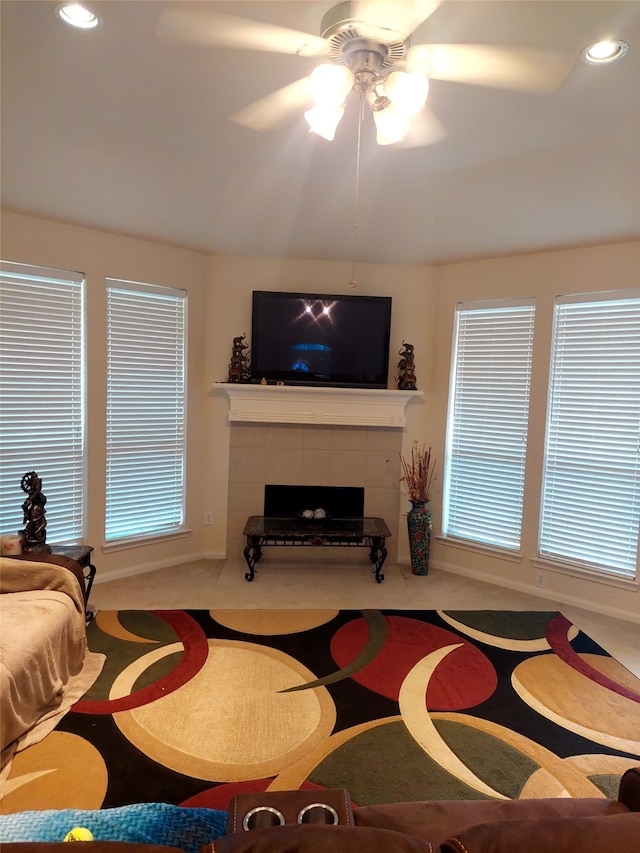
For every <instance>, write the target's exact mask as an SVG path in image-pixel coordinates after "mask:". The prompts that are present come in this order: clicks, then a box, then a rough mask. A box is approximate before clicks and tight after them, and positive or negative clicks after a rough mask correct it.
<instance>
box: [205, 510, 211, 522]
mask: <svg viewBox="0 0 640 853" xmlns="http://www.w3.org/2000/svg"><path fill="white" fill-rule="evenodd" d="M204 523H205V524H207V525H211V524H213V513H212V512H211V511H209V512H205V514H204Z"/></svg>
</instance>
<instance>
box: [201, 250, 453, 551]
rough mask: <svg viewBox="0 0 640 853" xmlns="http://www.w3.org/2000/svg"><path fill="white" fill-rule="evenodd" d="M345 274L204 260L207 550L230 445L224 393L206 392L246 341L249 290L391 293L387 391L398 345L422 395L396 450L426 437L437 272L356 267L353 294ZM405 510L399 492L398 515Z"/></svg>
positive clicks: (283, 264) (221, 513)
mask: <svg viewBox="0 0 640 853" xmlns="http://www.w3.org/2000/svg"><path fill="white" fill-rule="evenodd" d="M351 272H352V270H351V264H348V263H336V262H329V261H296V260H277V259H273V258H247V257H230V256H210V257H209V258H208V260H207V283H208V289H207V307H206V326H207V335H206V354H205V361H206V368H205V375H206V377H207V394H208V400H209V405H208V409H207V418H206V433H207V436H208V437H209V443H208V445H207V447H206V450H205V452H206V460H207V471H208V480H207V484H206V487H205V495H206V501H207V502H208V503H209V504H210V505H211V508H212V510H213V512H214V518H215V519H216V523H215V525H214V527H213V528H207V536H208V538H207V540H206V544H207V547H208V549H209V550H208V552H209V553H211V554H216V553H219V552H220V550H221V549H224V547H225V542H226V518H227V496H228V491H227V486H228V471H229V441H230V439H229V435H230V433H229V429H230V428H229V425H228V423H227V414H228V400H227V398H226V395H225V394H224V392H223V390H220V389H216V390H211V386H212V385H213V383H215V382H220V381H224V380H226V378H227V375H228V365H229V357H230V355H231V341H232V338H233V337H235V336H236V335H242V334H244V333H246V335H247V340H249V339H250V336H251V292H252V291H253V290H296V291H301V292H306V293H314V292H319V293H342V292H346V293H353V294H356V295H357V294H363V295H365V294H366V295H372V296H391V297H392V298H393V303H392V311H391V346H390V358H389V362H390V371H389V375H390V377H391V384H390V387H395V386H394V384H393V376H394V371H395V367H396V366H397V363H398V360H399V357H398V351H399V350H400V349H401V347H402V341H403V340H405V341H409V342H410V343H412V344H414V346H415V349H416V375H417V380H418V388H419V389H420V390H423V391H424V397H421V398H418V399H415V400H412V401H411V403H410V404H409V406H408V409H407V416H408V425H407V428H406V429H405V430H404V431H403V435H402V441H403V446H404V448H405V449H406V448H410V446H411V442H412V441H413V440H414V439H418V440H420V441H425V440H428V438H427V436H428V435H429V432H430V426H429V412H430V410H431V406H430V403H429V400H430V393H431V392H430V387H431V354H432V349H433V341H434V329H435V310H434V308H435V304H436V295H437V280H438V271H437V270H435V269H431V268H428V267H420V266H409V265H406V266H401V265H397V266H385V265H381V264H360V265H358V267H357V268H356V278H357V279H358V282H359V284H358V286H357V288H355V289H351V288H349V287H348V286H347V282H348V281H349V279H350V278H351V277H352V276H351ZM353 485H359V484H355V483H354V484H353ZM406 508H407V506H406V504H405V502H404V501H402V500H401V496H400V492H398V514H400V513H401V512H402V511H406ZM397 547H398V551H399V555H400V558H401V559H402V558H403V557H406V555H407V553H408V547H407V544H406V542H405V538H404V537H398V542H397ZM229 556H232V555H229Z"/></svg>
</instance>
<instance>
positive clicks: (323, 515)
mask: <svg viewBox="0 0 640 853" xmlns="http://www.w3.org/2000/svg"><path fill="white" fill-rule="evenodd" d="M297 517H298V519H299V520H300V521H301V522H302V523H303V524H309V525H311V524H327V523H328V522H329V521H331V519H332V515H331V513H330V512H327V511H326V510H325V509H322V507H318V508H317V509H301V510H299V511H298V513H297Z"/></svg>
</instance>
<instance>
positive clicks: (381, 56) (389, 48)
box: [320, 0, 410, 92]
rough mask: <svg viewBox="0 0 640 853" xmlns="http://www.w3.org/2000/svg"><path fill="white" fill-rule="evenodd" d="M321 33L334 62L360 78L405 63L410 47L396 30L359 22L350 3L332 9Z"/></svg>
mask: <svg viewBox="0 0 640 853" xmlns="http://www.w3.org/2000/svg"><path fill="white" fill-rule="evenodd" d="M320 29H321V36H322V38H323V39H327V40H328V42H329V53H328V55H329V59H330V60H331V62H335V63H339V64H344V65H347V66H348V67H349V68H350V69H351V70H352V71H353V73H354V75H355V76H356V78H357V75H358V74H359V73H362V74H363V76H364V77H366V76H367V75H369V74H370V73H373V74H375V76H376V77H379V76H380V71H381V69H382V68H384V67H389V66H391V65H396V64H397V63H400V62H404V61H405V59H406V55H407V50H408V48H409V45H410V40H409V39H407V38H405V37H404V36H403V34H402V33H400V32H397V31H396V30H390V29H388V28H387V27H381V26H380V25H378V24H374V23H368V22H366V21H362V20H359V19H358V18H357V17H356V16H355V15H354V14H353V4H352V3H350V2H348V0H347V2H344V3H338V5H337V6H333V7H332V8H331V9H329V11H328V12H327V13H326V15H325V16H324V17H323V19H322V22H321V24H320ZM364 91H365V92H366V91H371V90H370V89H366V90H364Z"/></svg>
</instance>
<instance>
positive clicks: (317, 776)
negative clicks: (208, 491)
mask: <svg viewBox="0 0 640 853" xmlns="http://www.w3.org/2000/svg"><path fill="white" fill-rule="evenodd" d="M88 640H89V646H90V648H91V650H92V651H96V652H101V653H102V654H104V655H106V663H105V666H104V669H103V672H102V674H101V676H100V677H99V679H98V680H97V681H96V683H95V684H94V685H93V687H92V688H91V689H90V690H89V692H88V693H87V694H86V695H85V696H84V697H83V698H82V700H80V701H79V702H78V703H77V704H76V705H75V706H74V707H73V708H72V710H71V712H70V713H69V714H67V716H66V717H64V718H63V719H62V720H61V721H60V723H59V724H58V726H57V728H56V729H55V730H54V731H53V732H52V733H51V734H50V735H49V736H48V737H47V738H45V739H44V740H43V741H42V742H41V743H40V744H36V745H35V746H33V747H30V748H29V749H27V750H25V751H24V752H23V753H19V754H18V755H17V756H16V757H15V759H14V761H13V764H12V766H11V772H10V775H9V778H8V779H7V782H6V786H5V788H6V794H5V797H4V799H3V800H2V803H1V810H2V811H3V812H4V813H10V812H16V811H21V810H26V809H40V810H42V809H51V808H77V809H100V808H103V809H105V808H114V807H119V806H125V805H128V804H130V803H138V802H165V803H172V804H175V805H183V806H190V807H202V808H210V809H226V808H227V805H228V802H229V799H230V798H231V796H232V795H233V794H235V793H238V792H241V791H259V790H266V789H272V790H276V789H280V790H284V789H298V788H336V787H339V788H346V789H347V790H348V791H349V793H350V795H351V797H352V800H353V802H354V803H355V804H356V805H369V804H375V803H382V802H399V801H418V800H432V799H447V800H448V799H516V798H527V797H543V796H556V797H567V796H568V797H615V796H616V793H617V788H618V784H619V780H620V777H621V775H622V773H623V772H624V771H625V770H626V769H627V768H628V767H631V766H634V765H637V764H638V761H639V760H640V682H639V680H638V679H637V678H635V677H634V676H633V675H632V674H631V673H630V672H628V671H627V670H626V669H625V668H624V667H623V666H621V665H620V664H619V663H618V662H617V661H615V660H614V659H613V658H612V657H611V656H610V655H609V654H608V653H607V652H606V651H605V650H604V649H602V648H601V647H600V646H598V645H597V644H596V643H595V642H594V641H593V640H591V639H590V638H589V637H588V636H587V635H585V634H584V633H583V632H582V631H580V630H579V629H578V628H577V627H576V626H575V625H572V624H571V623H570V622H569V621H568V620H567V619H566V618H565V617H564V616H563V615H562V614H561V613H557V612H538V611H536V612H533V611H531V612H528V611H527V612H522V611H517V612H516V611H508V612H505V611H435V610H433V611H406V610H403V611H392V610H367V611H359V610H340V611H337V610H281V611H280V610H263V611H250V610H211V611H206V610H190V611H184V610H169V611H139V610H123V611H101V612H99V613H98V614H97V616H96V618H95V620H94V621H93V623H92V624H91V625H90V626H89V629H88Z"/></svg>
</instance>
